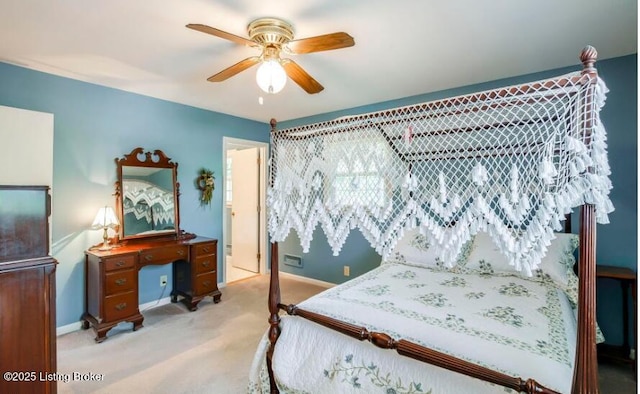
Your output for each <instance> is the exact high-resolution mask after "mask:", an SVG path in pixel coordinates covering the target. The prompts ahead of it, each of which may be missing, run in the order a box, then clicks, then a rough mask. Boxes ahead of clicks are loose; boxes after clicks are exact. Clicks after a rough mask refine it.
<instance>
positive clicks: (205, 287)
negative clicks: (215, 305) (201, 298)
mask: <svg viewBox="0 0 640 394" xmlns="http://www.w3.org/2000/svg"><path fill="white" fill-rule="evenodd" d="M217 280H218V277H217V276H216V273H215V272H210V273H208V274H202V275H198V276H197V277H196V286H195V288H196V289H195V290H196V291H195V293H196V295H202V294H207V293H210V292H212V291H215V290H218V282H217Z"/></svg>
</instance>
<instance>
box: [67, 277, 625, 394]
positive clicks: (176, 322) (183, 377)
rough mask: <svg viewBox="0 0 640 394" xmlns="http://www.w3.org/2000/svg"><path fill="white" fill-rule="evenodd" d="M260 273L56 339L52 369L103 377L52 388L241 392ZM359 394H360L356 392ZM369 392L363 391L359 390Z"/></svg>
mask: <svg viewBox="0 0 640 394" xmlns="http://www.w3.org/2000/svg"><path fill="white" fill-rule="evenodd" d="M268 287H269V280H268V277H267V276H257V277H253V278H250V279H246V280H243V281H240V282H235V283H231V284H229V285H228V286H227V287H226V288H223V289H221V291H222V301H221V302H220V303H219V304H213V302H212V301H211V300H210V299H207V300H205V301H203V302H201V303H200V305H199V309H198V311H196V312H188V311H187V309H186V308H184V306H182V304H169V305H164V306H161V307H158V308H155V309H151V310H148V311H146V312H143V314H144V317H145V320H144V325H145V327H144V328H142V329H141V330H139V331H137V332H133V331H131V324H122V325H120V326H118V327H116V328H114V329H112V330H111V331H110V332H109V338H108V339H107V340H106V341H105V342H103V343H101V344H96V343H95V342H94V340H93V338H94V334H93V330H88V331H76V332H73V333H70V334H67V335H64V336H61V337H58V372H59V373H61V374H73V373H74V372H81V373H94V374H103V376H104V379H103V380H102V381H93V382H78V381H70V382H68V383H62V382H59V383H58V392H59V393H63V394H64V393H94V392H97V393H118V394H120V393H216V394H217V393H221V394H226V393H229V394H238V393H244V392H246V384H247V376H248V371H249V368H250V366H251V362H252V360H253V355H254V352H255V349H256V347H257V344H258V341H259V340H260V338H261V337H262V335H263V334H264V332H265V331H266V329H267V327H268V323H267V318H268V311H267V296H268ZM281 290H282V301H283V302H286V303H297V302H299V301H301V300H303V299H305V298H307V297H309V296H311V295H313V294H315V293H317V292H319V291H321V290H323V288H321V287H318V286H314V285H310V284H308V283H304V282H298V281H296V280H292V279H287V278H282V279H281ZM600 383H601V393H602V394H631V393H635V392H636V382H635V380H634V372H633V371H632V368H630V367H629V365H622V366H617V365H601V367H600ZM363 394H365V393H363ZM366 394H368V393H366Z"/></svg>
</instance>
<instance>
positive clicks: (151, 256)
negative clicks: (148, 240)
mask: <svg viewBox="0 0 640 394" xmlns="http://www.w3.org/2000/svg"><path fill="white" fill-rule="evenodd" d="M144 259H145V260H147V261H151V260H153V255H150V254H148V255H146V256H144Z"/></svg>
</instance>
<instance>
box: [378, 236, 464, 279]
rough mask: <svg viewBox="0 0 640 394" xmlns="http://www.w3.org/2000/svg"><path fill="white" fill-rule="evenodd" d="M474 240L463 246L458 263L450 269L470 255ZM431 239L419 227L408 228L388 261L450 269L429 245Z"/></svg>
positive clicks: (455, 265) (461, 263)
mask: <svg viewBox="0 0 640 394" xmlns="http://www.w3.org/2000/svg"><path fill="white" fill-rule="evenodd" d="M472 241H473V240H471V241H469V242H467V243H466V244H465V245H464V246H463V247H462V251H461V252H460V255H459V256H458V258H457V259H456V263H455V264H454V266H453V268H451V269H450V270H455V269H456V267H457V266H458V265H463V264H464V262H465V261H466V259H467V257H468V256H469V251H470V250H471V245H472V243H473V242H472ZM429 245H430V244H429V239H428V238H427V237H426V236H424V235H422V234H420V231H419V229H418V228H415V229H410V230H406V231H405V233H404V236H403V237H402V238H401V239H400V240H399V241H398V243H397V244H396V247H395V248H394V249H393V251H392V252H391V254H390V255H389V258H388V259H387V261H395V262H401V263H404V264H410V265H416V266H420V267H427V268H434V269H442V270H449V269H448V268H446V267H445V266H444V263H443V262H442V260H441V259H440V256H439V255H438V253H436V252H435V250H434V249H433V248H430V247H429Z"/></svg>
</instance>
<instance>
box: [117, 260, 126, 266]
mask: <svg viewBox="0 0 640 394" xmlns="http://www.w3.org/2000/svg"><path fill="white" fill-rule="evenodd" d="M124 264H125V263H124V261H118V262H117V263H116V267H122V266H123V265H124Z"/></svg>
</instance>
